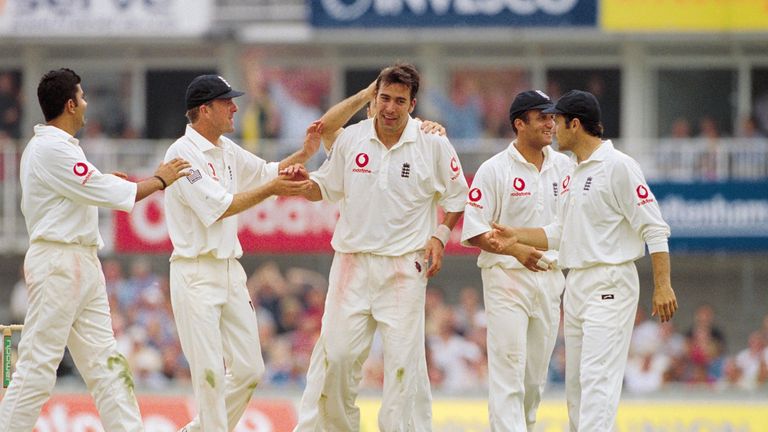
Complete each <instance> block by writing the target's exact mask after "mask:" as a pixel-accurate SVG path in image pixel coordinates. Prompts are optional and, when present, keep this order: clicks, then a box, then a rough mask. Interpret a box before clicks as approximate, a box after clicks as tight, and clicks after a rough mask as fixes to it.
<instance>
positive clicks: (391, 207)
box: [296, 65, 467, 431]
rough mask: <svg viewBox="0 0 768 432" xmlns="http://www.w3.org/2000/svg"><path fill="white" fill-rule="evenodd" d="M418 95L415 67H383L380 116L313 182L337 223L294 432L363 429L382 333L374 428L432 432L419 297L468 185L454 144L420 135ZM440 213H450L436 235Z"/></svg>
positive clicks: (336, 148)
mask: <svg viewBox="0 0 768 432" xmlns="http://www.w3.org/2000/svg"><path fill="white" fill-rule="evenodd" d="M418 86H419V75H418V72H417V71H416V70H415V68H413V66H410V65H395V66H392V67H388V68H385V69H384V70H383V71H382V72H381V74H380V75H379V78H378V80H377V86H376V105H375V108H374V110H375V117H374V118H373V119H368V120H364V121H362V122H360V123H357V124H356V125H353V126H350V127H348V128H346V129H345V130H344V132H343V133H342V134H341V135H340V136H339V137H338V139H337V140H336V141H335V143H334V145H333V150H332V151H331V154H330V156H329V159H328V160H327V161H326V162H325V164H323V166H322V167H321V168H320V169H319V170H318V171H316V172H313V173H312V174H311V181H310V183H311V185H312V189H311V191H310V193H309V194H307V197H308V199H310V200H320V199H327V200H330V201H337V202H339V210H340V217H339V221H338V223H337V225H336V229H335V231H334V235H333V240H332V242H331V244H332V246H333V248H334V250H335V251H336V255H335V257H334V260H333V264H332V266H331V271H330V276H329V288H328V295H327V298H326V305H325V314H324V315H323V323H322V330H321V334H320V338H319V340H318V342H317V344H316V345H315V348H314V350H313V352H312V358H311V361H310V366H309V371H308V373H307V387H306V389H305V391H304V395H303V396H302V400H301V403H300V408H299V422H298V425H297V426H296V430H297V431H356V430H359V429H360V413H359V409H358V408H357V407H356V406H355V399H356V397H357V388H358V384H359V382H360V378H361V377H360V374H359V371H360V364H362V362H364V361H365V359H366V357H367V356H368V352H369V349H370V346H371V342H372V338H373V334H374V332H375V330H376V329H377V328H378V329H379V330H380V331H381V334H382V338H383V344H384V367H385V372H384V374H385V377H384V394H383V399H382V406H381V410H380V411H379V429H380V430H382V431H405V430H414V429H415V428H416V427H417V426H418V427H424V428H428V427H429V425H423V424H421V425H416V424H414V423H421V422H422V419H423V418H424V416H421V415H415V414H414V410H415V409H429V407H423V406H421V404H420V403H418V402H417V393H418V392H421V391H423V389H422V388H421V386H423V385H427V384H426V383H424V382H423V379H424V376H425V374H424V369H423V366H422V365H423V364H424V362H425V360H424V356H425V350H424V293H425V289H426V283H427V277H429V276H432V275H433V274H436V273H437V272H438V271H439V270H440V266H441V263H442V255H443V248H444V245H445V243H446V242H447V240H448V237H449V235H450V231H451V229H452V228H453V226H454V225H455V224H456V222H457V220H458V218H459V217H460V215H461V213H462V211H463V208H464V200H465V196H466V193H467V183H466V180H465V179H464V176H463V173H462V170H461V165H460V163H459V160H458V158H457V156H456V152H455V150H454V149H453V147H452V146H451V145H450V143H449V142H448V140H447V139H446V138H444V137H440V136H436V135H431V134H425V133H424V132H423V131H421V130H420V129H419V125H418V122H417V121H415V120H414V119H412V118H411V117H410V115H409V114H410V113H411V112H412V111H413V108H414V107H415V104H416V99H415V96H416V93H417V91H418ZM438 205H440V206H441V207H442V208H443V209H444V210H445V211H446V212H447V213H446V215H445V217H444V219H443V222H442V224H441V225H440V226H439V227H438V226H437V216H438V214H437V206H438ZM429 262H431V265H430V264H429ZM417 389H418V390H417ZM414 417H415V418H416V419H414ZM426 418H428V417H426Z"/></svg>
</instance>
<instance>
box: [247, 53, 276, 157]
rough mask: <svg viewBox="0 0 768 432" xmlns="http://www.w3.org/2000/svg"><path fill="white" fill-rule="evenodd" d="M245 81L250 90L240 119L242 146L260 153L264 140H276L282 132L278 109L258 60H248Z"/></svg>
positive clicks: (252, 151)
mask: <svg viewBox="0 0 768 432" xmlns="http://www.w3.org/2000/svg"><path fill="white" fill-rule="evenodd" d="M246 61H247V62H248V63H247V65H246V67H245V71H246V73H245V80H246V85H247V88H248V90H247V91H246V94H245V102H244V103H243V110H242V114H241V115H240V116H239V117H240V134H241V136H242V141H241V142H242V146H243V148H245V149H246V150H248V151H250V152H251V153H258V152H259V151H260V147H261V145H262V140H264V139H272V138H276V137H277V135H278V132H279V131H280V116H279V114H278V107H277V106H276V105H275V103H274V102H273V101H272V98H271V97H270V94H269V88H268V82H267V76H266V73H265V71H264V68H263V67H262V66H261V64H260V63H259V61H258V60H255V59H248V60H246Z"/></svg>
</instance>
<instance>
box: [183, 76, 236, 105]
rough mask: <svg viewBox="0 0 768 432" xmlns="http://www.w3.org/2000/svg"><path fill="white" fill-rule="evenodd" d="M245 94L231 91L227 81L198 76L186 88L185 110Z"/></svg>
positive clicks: (213, 77) (216, 77)
mask: <svg viewBox="0 0 768 432" xmlns="http://www.w3.org/2000/svg"><path fill="white" fill-rule="evenodd" d="M244 94H245V93H243V92H241V91H237V90H233V89H232V86H231V85H229V83H228V82H227V80H225V79H224V78H222V77H220V76H218V75H200V76H198V77H197V78H195V79H193V80H192V82H191V83H189V86H188V87H187V94H186V99H185V100H186V102H187V109H191V108H194V107H197V106H200V105H202V104H204V103H207V102H210V101H212V100H214V99H231V98H235V97H238V96H242V95H244Z"/></svg>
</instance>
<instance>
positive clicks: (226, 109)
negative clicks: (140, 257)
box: [165, 75, 320, 432]
mask: <svg viewBox="0 0 768 432" xmlns="http://www.w3.org/2000/svg"><path fill="white" fill-rule="evenodd" d="M241 95H243V93H242V92H239V91H236V90H233V89H232V87H231V86H230V85H229V83H227V81H225V80H224V79H223V78H221V77H220V76H217V75H201V76H199V77H197V78H195V79H194V80H193V81H192V82H191V83H190V84H189V86H188V88H187V92H186V105H187V113H186V115H187V117H188V119H189V120H190V124H189V125H187V128H186V132H185V133H184V136H182V137H181V138H179V139H178V140H176V142H174V143H173V144H172V145H171V146H170V148H169V149H168V151H167V152H166V156H165V158H166V160H170V159H173V158H176V157H183V158H184V159H186V160H188V161H189V162H190V164H191V165H192V168H191V169H190V174H189V175H188V176H187V178H186V179H183V180H181V181H179V182H178V183H176V184H175V185H174V186H173V187H170V188H168V190H167V191H166V194H165V215H166V221H167V224H168V232H169V234H170V237H171V242H172V243H173V253H172V254H171V270H170V288H171V305H172V307H173V314H174V319H175V321H176V327H177V331H178V334H179V340H180V342H181V347H182V350H183V351H184V355H185V356H186V357H187V360H188V361H189V366H190V372H191V375H192V388H193V390H194V393H195V397H196V398H197V408H198V415H197V416H196V417H195V418H194V419H193V420H192V421H191V422H190V423H189V424H188V425H187V426H186V427H185V429H184V430H186V431H189V432H193V431H194V432H197V431H206V432H208V431H231V430H233V429H234V428H235V426H236V425H237V422H238V421H239V420H240V417H242V415H243V413H244V412H245V408H246V406H247V404H248V401H249V400H250V399H251V395H252V394H253V390H254V389H255V388H256V386H257V385H258V383H259V381H260V380H261V378H262V376H263V374H264V360H263V358H262V355H261V347H260V344H259V333H258V328H257V322H256V314H255V311H254V309H253V305H252V304H251V299H250V296H249V294H248V290H247V288H246V286H245V283H246V279H247V278H246V274H245V271H244V270H243V267H242V266H241V265H240V263H239V262H238V260H237V259H238V258H240V257H241V256H242V254H243V249H242V247H241V245H240V241H239V240H238V238H237V230H238V223H237V216H235V215H236V214H238V213H240V212H242V211H244V210H246V209H248V208H250V207H252V206H254V205H256V204H258V203H260V202H261V201H263V200H265V199H267V198H269V197H270V196H273V195H281V196H288V195H300V194H302V193H304V192H305V191H306V188H307V185H306V184H305V182H298V181H291V180H289V179H287V178H284V177H282V176H278V171H279V170H280V169H282V168H287V167H288V165H290V164H294V163H302V162H304V161H306V160H307V159H309V157H311V156H312V155H313V154H314V153H315V152H317V150H318V149H319V147H320V134H319V132H318V131H317V130H316V128H317V125H316V124H313V125H312V126H311V127H310V128H309V129H308V134H307V140H306V141H305V143H304V147H303V148H302V149H301V150H299V151H297V152H295V153H294V154H292V155H291V156H289V157H287V158H286V159H284V160H283V161H281V162H280V163H277V162H272V163H267V162H266V161H264V160H263V159H261V158H259V157H257V156H255V155H253V154H252V153H250V152H248V151H246V150H243V149H242V148H241V147H239V146H238V145H237V144H235V143H234V142H233V141H232V140H230V139H228V138H226V137H224V136H222V134H224V133H228V132H232V131H233V130H234V122H233V116H234V113H235V112H236V111H237V105H236V104H235V102H234V101H233V98H235V97H238V96H241ZM222 360H223V361H222Z"/></svg>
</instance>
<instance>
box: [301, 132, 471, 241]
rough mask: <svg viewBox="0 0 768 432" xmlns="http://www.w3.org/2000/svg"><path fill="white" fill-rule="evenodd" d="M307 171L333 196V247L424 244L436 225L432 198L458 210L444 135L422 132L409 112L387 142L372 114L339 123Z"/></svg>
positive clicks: (458, 172)
mask: <svg viewBox="0 0 768 432" xmlns="http://www.w3.org/2000/svg"><path fill="white" fill-rule="evenodd" d="M310 178H311V179H312V180H313V181H314V182H315V183H317V184H318V185H319V187H320V191H321V192H322V195H323V199H326V200H329V201H338V202H339V212H340V216H339V221H338V222H337V223H336V229H335V230H334V233H333V240H332V241H331V245H332V246H333V248H334V250H336V251H337V252H344V253H357V252H366V253H372V254H376V255H383V256H401V255H404V254H407V253H410V252H414V251H417V250H421V249H424V245H425V244H426V242H427V240H429V238H430V237H431V236H432V234H433V233H434V231H435V229H436V228H437V206H438V205H440V206H441V207H442V208H443V209H444V210H445V211H447V212H461V211H463V210H464V201H465V199H466V198H465V197H466V194H467V190H468V188H467V180H466V179H465V178H464V174H463V172H462V169H461V164H460V162H459V158H458V156H457V155H456V151H455V150H454V149H453V146H451V144H450V142H449V141H448V139H447V138H445V137H441V136H438V135H433V134H425V133H424V132H422V131H421V130H420V129H419V123H418V122H417V121H416V120H414V119H412V118H410V119H409V120H408V124H407V125H406V127H405V130H404V131H403V134H402V136H401V137H400V141H398V142H397V143H396V144H395V145H393V146H392V147H391V148H390V149H387V148H386V147H385V146H384V144H382V143H381V141H379V139H378V138H377V136H376V130H375V127H374V119H368V120H364V121H361V122H360V123H357V124H356V125H354V126H351V127H348V128H346V129H345V130H344V132H343V133H342V134H341V135H340V136H339V137H338V139H337V140H336V142H335V143H334V145H333V149H332V151H331V154H330V156H329V157H328V159H327V160H326V161H325V163H324V164H323V165H322V166H321V167H320V168H319V169H318V170H317V171H315V172H313V173H312V174H311V175H310Z"/></svg>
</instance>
